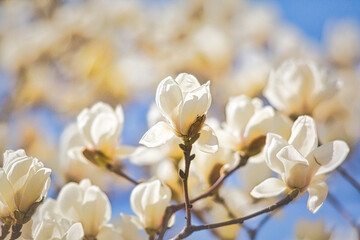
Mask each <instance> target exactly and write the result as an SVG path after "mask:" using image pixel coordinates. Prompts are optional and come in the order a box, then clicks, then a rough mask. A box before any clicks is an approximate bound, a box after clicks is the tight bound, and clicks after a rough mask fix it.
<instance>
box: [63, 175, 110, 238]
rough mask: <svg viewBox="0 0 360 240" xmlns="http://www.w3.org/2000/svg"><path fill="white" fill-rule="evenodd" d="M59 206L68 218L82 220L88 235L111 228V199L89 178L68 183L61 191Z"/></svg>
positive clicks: (93, 235)
mask: <svg viewBox="0 0 360 240" xmlns="http://www.w3.org/2000/svg"><path fill="white" fill-rule="evenodd" d="M57 207H58V208H59V211H60V212H61V214H62V215H63V216H64V217H66V218H67V219H69V220H72V221H74V222H81V225H82V228H83V231H84V235H85V236H87V237H98V236H99V235H101V234H104V232H107V231H108V230H109V229H108V228H109V226H108V222H109V220H110V218H111V205H110V202H109V199H108V197H107V196H106V194H105V193H104V192H102V191H101V190H100V188H99V187H97V186H94V185H91V182H90V180H89V179H84V180H82V181H81V182H80V184H77V183H68V184H66V185H65V186H64V187H63V188H62V189H61V191H60V193H59V196H58V199H57ZM98 239H100V238H99V237H98ZM104 239H107V238H104Z"/></svg>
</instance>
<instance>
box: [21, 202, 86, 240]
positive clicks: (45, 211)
mask: <svg viewBox="0 0 360 240" xmlns="http://www.w3.org/2000/svg"><path fill="white" fill-rule="evenodd" d="M22 235H23V236H24V237H25V239H27V238H26V236H31V238H32V239H37V240H46V239H54V240H60V239H64V240H81V239H83V237H84V230H83V228H82V225H81V223H80V222H74V221H72V220H69V219H66V218H64V217H63V216H62V215H61V212H60V210H59V209H58V208H57V202H56V201H55V200H53V199H47V200H46V201H45V202H44V204H42V205H41V206H40V207H39V209H38V211H37V212H36V214H35V215H34V217H33V218H32V224H31V228H30V229H27V228H25V229H24V230H23V234H22Z"/></svg>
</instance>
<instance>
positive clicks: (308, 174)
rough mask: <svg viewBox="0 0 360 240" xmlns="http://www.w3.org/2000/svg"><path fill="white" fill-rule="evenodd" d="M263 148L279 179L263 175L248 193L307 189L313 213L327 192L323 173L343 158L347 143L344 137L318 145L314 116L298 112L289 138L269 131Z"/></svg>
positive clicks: (258, 195) (274, 193) (260, 194)
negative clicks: (259, 181)
mask: <svg viewBox="0 0 360 240" xmlns="http://www.w3.org/2000/svg"><path fill="white" fill-rule="evenodd" d="M264 152H265V161H266V164H267V165H268V167H269V168H270V169H271V170H273V171H274V172H276V173H278V174H279V175H280V177H281V179H278V178H268V179H266V180H265V181H263V182H262V183H260V184H259V185H257V186H256V187H255V188H254V189H253V190H252V191H251V195H252V196H253V197H256V198H263V197H273V196H277V195H279V194H281V193H282V192H284V191H286V190H289V189H290V190H291V189H298V190H300V192H301V193H303V192H304V191H306V190H307V191H308V192H309V199H308V204H307V207H308V209H309V210H310V211H311V212H312V213H315V212H316V211H317V210H319V208H320V207H321V205H322V204H323V202H324V201H325V199H326V196H327V192H328V189H327V185H326V183H325V181H324V180H325V174H326V173H328V172H330V171H332V170H334V169H335V168H336V167H338V166H339V165H340V164H341V163H342V162H343V161H344V160H345V158H346V156H347V154H348V152H349V147H348V145H347V144H346V143H345V142H344V141H333V142H329V143H327V144H324V145H322V146H320V147H318V137H317V132H316V126H315V122H314V120H313V119H312V118H311V117H309V116H301V117H299V118H298V119H297V120H296V121H295V123H294V125H293V127H292V131H291V136H290V139H289V141H287V140H285V139H284V138H283V137H281V136H279V135H277V134H274V133H268V135H267V137H266V144H265V148H264Z"/></svg>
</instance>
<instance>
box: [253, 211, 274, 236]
mask: <svg viewBox="0 0 360 240" xmlns="http://www.w3.org/2000/svg"><path fill="white" fill-rule="evenodd" d="M276 211H277V210H274V211H273V212H272V213H269V214H268V215H266V216H265V217H264V218H263V219H261V221H260V223H259V224H258V225H257V227H256V228H254V229H247V233H248V234H249V238H250V240H255V239H256V236H257V234H258V233H259V231H260V229H261V228H262V227H263V226H264V225H265V224H266V223H267V222H268V221H269V219H270V218H271V217H272V216H273V215H274V213H275V212H276Z"/></svg>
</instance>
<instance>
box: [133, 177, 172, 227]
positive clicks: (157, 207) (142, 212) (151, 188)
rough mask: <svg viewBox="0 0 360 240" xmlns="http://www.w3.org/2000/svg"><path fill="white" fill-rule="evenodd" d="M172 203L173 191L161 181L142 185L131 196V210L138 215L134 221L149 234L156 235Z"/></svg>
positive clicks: (152, 181) (155, 180)
mask: <svg viewBox="0 0 360 240" xmlns="http://www.w3.org/2000/svg"><path fill="white" fill-rule="evenodd" d="M170 201H171V190H170V188H169V187H168V186H166V185H165V184H163V183H162V182H161V181H160V180H158V179H154V180H151V181H149V182H144V183H140V184H139V185H137V186H136V187H135V188H134V189H133V191H132V192H131V195H130V204H131V209H132V210H133V211H134V213H135V214H136V215H137V218H134V220H135V221H136V222H137V223H138V225H139V226H141V227H142V228H143V229H145V230H146V231H148V233H149V231H150V232H152V233H156V231H157V230H159V229H160V227H161V224H162V218H163V216H164V214H165V210H166V207H167V206H168V205H169V204H170ZM150 234H151V233H150Z"/></svg>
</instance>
